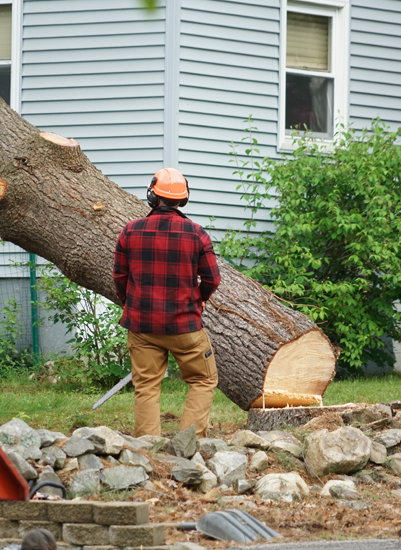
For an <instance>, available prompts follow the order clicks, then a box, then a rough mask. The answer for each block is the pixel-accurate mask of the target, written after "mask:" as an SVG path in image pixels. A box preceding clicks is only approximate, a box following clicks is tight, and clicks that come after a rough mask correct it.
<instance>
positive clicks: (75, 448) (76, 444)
mask: <svg viewBox="0 0 401 550" xmlns="http://www.w3.org/2000/svg"><path fill="white" fill-rule="evenodd" d="M62 450H63V451H64V453H65V454H66V455H67V456H69V457H75V456H81V455H84V454H85V453H92V452H93V451H94V450H95V446H94V445H93V443H92V442H91V441H89V439H86V438H83V437H80V436H75V435H73V436H72V437H70V439H69V440H68V441H67V443H65V444H64V445H63V447H62Z"/></svg>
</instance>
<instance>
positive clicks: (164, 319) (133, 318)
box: [113, 168, 220, 438]
mask: <svg viewBox="0 0 401 550" xmlns="http://www.w3.org/2000/svg"><path fill="white" fill-rule="evenodd" d="M188 198H189V188H188V182H187V180H186V179H185V178H184V176H183V175H182V174H180V172H178V170H175V169H174V168H163V169H162V170H159V171H158V172H156V174H155V175H154V177H153V179H152V181H151V183H150V185H149V186H148V191H147V199H148V203H149V206H150V207H151V208H152V211H151V212H150V213H149V214H148V215H147V216H146V218H141V219H139V220H133V221H131V222H129V223H128V224H127V225H126V226H125V228H124V229H123V231H122V232H121V234H120V236H119V238H118V241H117V246H116V252H115V263H114V271H113V277H114V282H115V286H116V292H117V295H118V297H119V298H120V299H121V301H122V303H123V304H124V312H123V316H122V318H121V321H120V324H121V325H122V326H123V327H125V328H127V329H128V348H129V350H130V356H131V364H132V383H133V385H134V386H135V406H134V412H135V436H136V437H140V436H141V435H160V410H159V397H160V391H161V382H162V380H163V377H164V374H165V372H166V369H167V361H168V352H169V351H170V352H171V353H172V355H173V356H174V358H175V360H176V361H177V363H178V366H179V368H180V371H181V375H182V378H183V380H184V382H186V384H188V385H189V386H190V389H189V392H188V395H187V398H186V401H185V405H184V412H183V415H182V418H181V424H180V430H184V429H185V428H187V427H188V426H190V425H191V424H195V426H196V434H197V436H198V437H199V438H201V437H206V431H207V426H208V419H209V412H210V408H211V406H212V401H213V395H214V390H215V388H216V386H217V369H216V363H215V359H214V354H213V350H212V346H211V344H210V339H209V336H208V334H207V333H206V331H205V329H203V328H202V324H201V314H202V306H203V304H202V302H206V300H208V299H209V297H210V296H211V295H212V293H213V292H214V291H215V290H216V288H217V287H218V285H219V283H220V273H219V269H218V267H217V264H216V257H215V254H214V251H213V245H212V242H211V240H210V237H209V235H208V234H207V233H206V231H205V230H204V229H202V227H201V226H200V225H198V224H196V223H193V222H192V221H191V220H189V219H188V218H187V217H186V216H185V215H184V214H182V213H181V212H180V211H179V210H178V207H179V206H185V205H186V204H187V202H188ZM198 276H199V278H200V284H199V283H198Z"/></svg>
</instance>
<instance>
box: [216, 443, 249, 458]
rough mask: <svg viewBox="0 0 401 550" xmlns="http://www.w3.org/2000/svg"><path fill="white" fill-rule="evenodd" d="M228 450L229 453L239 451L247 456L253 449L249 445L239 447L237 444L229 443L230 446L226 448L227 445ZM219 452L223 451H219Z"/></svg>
mask: <svg viewBox="0 0 401 550" xmlns="http://www.w3.org/2000/svg"><path fill="white" fill-rule="evenodd" d="M228 449H230V450H229V452H230V453H240V454H242V455H244V456H248V455H249V454H252V453H253V452H254V451H255V449H253V448H251V447H240V446H239V445H230V447H229V448H228V447H227V451H228ZM220 452H224V451H220Z"/></svg>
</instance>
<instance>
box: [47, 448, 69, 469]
mask: <svg viewBox="0 0 401 550" xmlns="http://www.w3.org/2000/svg"><path fill="white" fill-rule="evenodd" d="M45 453H46V454H47V455H49V454H51V455H54V456H55V457H56V462H55V464H54V468H55V469H56V470H61V469H62V468H64V464H65V460H66V458H67V455H66V454H65V452H64V451H63V450H62V449H60V447H57V445H52V446H51V447H46V448H45Z"/></svg>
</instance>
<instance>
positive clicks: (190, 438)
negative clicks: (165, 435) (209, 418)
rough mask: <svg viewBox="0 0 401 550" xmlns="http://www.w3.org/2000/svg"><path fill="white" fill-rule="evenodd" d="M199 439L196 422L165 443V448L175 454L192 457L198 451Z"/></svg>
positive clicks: (167, 451)
mask: <svg viewBox="0 0 401 550" xmlns="http://www.w3.org/2000/svg"><path fill="white" fill-rule="evenodd" d="M197 441H198V440H197V438H196V428H195V424H192V425H191V426H189V427H188V428H186V429H185V430H183V431H182V432H178V434H177V435H176V436H175V437H173V438H172V439H170V441H169V442H168V443H166V444H165V445H164V447H163V450H164V451H166V453H170V454H172V455H175V456H182V457H184V458H191V457H192V456H194V454H195V453H196V443H197Z"/></svg>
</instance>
